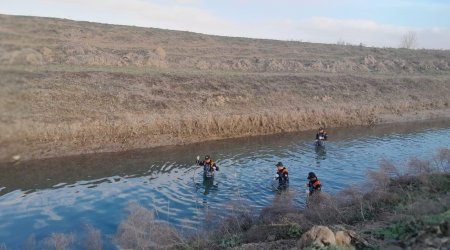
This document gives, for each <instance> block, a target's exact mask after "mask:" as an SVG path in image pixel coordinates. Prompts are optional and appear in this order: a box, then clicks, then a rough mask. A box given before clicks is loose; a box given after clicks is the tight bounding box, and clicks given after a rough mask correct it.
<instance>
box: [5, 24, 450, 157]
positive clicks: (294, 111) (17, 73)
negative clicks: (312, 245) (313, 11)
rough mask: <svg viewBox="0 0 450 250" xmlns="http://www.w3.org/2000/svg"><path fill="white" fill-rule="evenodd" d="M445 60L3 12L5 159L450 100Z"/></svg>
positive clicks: (344, 121) (425, 107) (436, 55)
mask: <svg viewBox="0 0 450 250" xmlns="http://www.w3.org/2000/svg"><path fill="white" fill-rule="evenodd" d="M418 58H420V59H418ZM449 63H450V53H449V52H448V51H432V50H402V49H380V48H366V47H362V46H340V45H324V44H310V43H299V42H288V41H273V40H259V39H244V38H226V37H217V36H207V35H201V34H194V33H189V32H177V31H167V30H159V29H147V28H138V27H127V26H114V25H104V24H96V23H86V22H73V21H69V20H60V19H49V18H33V17H17V16H6V15H0V65H1V66H2V67H0V74H1V75H2V78H1V79H0V112H1V113H2V116H0V131H1V132H2V133H0V144H1V145H2V147H1V150H0V161H11V159H12V157H13V156H17V155H19V156H20V159H21V160H27V159H32V158H42V157H53V156H62V155H69V154H81V153H91V152H106V151H119V150H127V149H135V148H145V147H152V146H160V145H168V144H184V143H191V142H197V141H202V140H212V139H221V138H230V137H241V136H249V135H261V134H272V133H280V132H289V131H299V130H308V129H315V128H317V127H318V126H326V127H333V126H355V125H356V126H359V125H364V126H365V125H373V124H376V123H379V122H381V121H382V117H383V116H385V115H393V116H397V117H398V116H401V115H403V114H405V113H411V112H420V111H426V112H433V111H436V110H447V109H448V108H449V103H450V97H449V96H450V95H446V94H444V93H450V85H449V84H448V81H449V77H448V76H449V73H450V67H449ZM419 118H420V117H419Z"/></svg>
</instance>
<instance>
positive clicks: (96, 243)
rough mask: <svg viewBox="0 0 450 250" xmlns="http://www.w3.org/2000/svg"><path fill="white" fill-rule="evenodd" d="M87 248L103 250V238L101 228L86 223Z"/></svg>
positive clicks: (89, 249)
mask: <svg viewBox="0 0 450 250" xmlns="http://www.w3.org/2000/svg"><path fill="white" fill-rule="evenodd" d="M84 248H85V249H88V250H102V249H103V240H102V234H101V232H100V230H98V229H96V228H94V227H93V226H92V225H86V241H85V247H84Z"/></svg>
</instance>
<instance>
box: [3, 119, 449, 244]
mask: <svg viewBox="0 0 450 250" xmlns="http://www.w3.org/2000/svg"><path fill="white" fill-rule="evenodd" d="M328 132H329V134H330V138H329V141H328V142H327V144H326V146H325V148H324V149H316V148H315V147H314V146H313V138H314V131H310V132H305V133H290V134H282V135H273V136H261V137H252V138H243V139H233V140H222V141H214V142H207V143H201V144H194V145H188V146H177V147H164V148H157V149H151V150H140V151H133V152H126V153H111V154H99V155H85V156H78V157H69V158H59V159H48V160H40V161H33V162H22V163H18V164H15V165H3V166H0V170H1V172H0V173H1V174H0V244H1V243H5V244H6V246H7V247H8V248H12V249H16V248H21V247H22V246H23V244H24V243H25V241H26V239H27V237H28V236H30V235H32V234H33V235H34V236H35V238H36V240H37V241H38V242H39V241H41V240H42V239H44V238H46V237H48V236H49V235H50V234H51V233H52V232H58V233H74V235H75V236H76V237H77V239H80V240H79V241H80V242H81V241H82V240H81V237H82V234H83V232H84V228H85V225H86V224H91V225H93V226H94V227H95V228H98V229H100V230H101V232H102V233H103V235H104V239H105V241H106V242H111V240H110V236H111V235H112V234H114V233H115V232H116V230H117V226H118V224H119V223H120V221H121V220H123V219H124V218H125V217H126V215H127V212H126V207H127V206H128V204H129V203H130V202H137V203H139V204H141V205H142V206H144V207H146V208H149V209H152V210H154V211H155V212H156V217H157V218H158V219H160V220H164V221H168V222H170V223H171V224H172V225H174V226H176V227H178V228H179V229H182V230H185V231H189V230H192V229H194V228H197V227H199V226H205V225H206V224H208V223H211V219H210V218H209V219H208V217H210V216H209V215H213V216H214V218H215V219H217V218H221V217H224V216H226V215H227V214H229V213H230V212H231V210H233V209H234V208H235V206H236V203H239V204H246V206H248V207H250V208H251V209H252V210H253V211H255V212H258V211H259V210H260V209H261V208H263V207H264V206H266V205H269V204H271V203H272V201H273V200H274V198H276V197H277V195H278V194H277V192H276V191H274V190H273V188H272V179H273V175H274V174H275V166H274V164H275V163H276V162H278V161H282V162H283V163H284V165H285V166H287V167H288V168H289V172H290V189H289V191H290V192H294V193H295V197H296V198H295V201H296V202H297V203H298V204H299V205H303V204H304V202H305V196H306V194H305V192H304V184H305V182H306V179H305V178H306V175H307V173H308V172H310V171H314V172H315V173H316V174H317V175H318V176H319V178H320V180H321V181H322V183H323V184H324V188H323V190H324V191H325V192H329V193H335V192H338V191H339V190H342V189H343V188H346V187H349V186H351V185H354V184H360V183H363V182H364V180H365V178H366V176H365V174H366V172H367V170H369V169H375V168H377V166H378V164H379V162H380V160H381V159H387V160H391V161H394V162H396V163H398V164H402V163H403V162H404V161H405V160H407V159H408V158H410V157H419V158H428V157H431V156H432V155H433V154H434V153H436V152H437V149H439V148H442V147H446V148H450V120H440V121H427V122H416V123H404V124H391V125H382V126H377V127H373V128H343V129H329V130H328ZM204 154H210V155H211V156H212V158H213V159H215V160H216V161H217V163H218V165H219V166H220V171H219V172H218V173H217V175H216V177H215V178H214V181H212V182H205V181H204V180H203V178H202V176H201V171H200V169H199V168H198V167H197V166H195V164H193V163H194V161H195V157H196V156H197V155H204ZM38 244H39V243H38ZM109 244H111V243H109ZM80 248H82V247H80Z"/></svg>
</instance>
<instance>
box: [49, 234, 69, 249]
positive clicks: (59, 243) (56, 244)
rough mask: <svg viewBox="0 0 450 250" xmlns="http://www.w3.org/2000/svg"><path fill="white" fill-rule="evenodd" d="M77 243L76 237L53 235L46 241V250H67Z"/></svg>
mask: <svg viewBox="0 0 450 250" xmlns="http://www.w3.org/2000/svg"><path fill="white" fill-rule="evenodd" d="M74 243H75V235H73V234H62V233H53V234H51V236H49V237H48V238H47V239H45V245H46V249H54V250H65V249H70V248H71V246H72V245H73V244H74Z"/></svg>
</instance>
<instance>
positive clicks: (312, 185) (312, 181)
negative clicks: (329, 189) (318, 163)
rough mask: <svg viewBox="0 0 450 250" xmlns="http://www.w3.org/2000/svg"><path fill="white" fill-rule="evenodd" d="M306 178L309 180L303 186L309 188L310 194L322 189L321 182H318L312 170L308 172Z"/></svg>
mask: <svg viewBox="0 0 450 250" xmlns="http://www.w3.org/2000/svg"><path fill="white" fill-rule="evenodd" d="M307 179H308V180H309V182H308V183H306V184H305V186H306V187H308V188H309V195H310V196H311V195H313V194H314V193H316V192H320V191H321V190H322V184H321V183H320V181H319V179H317V176H316V174H315V173H314V172H309V173H308V177H307Z"/></svg>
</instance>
